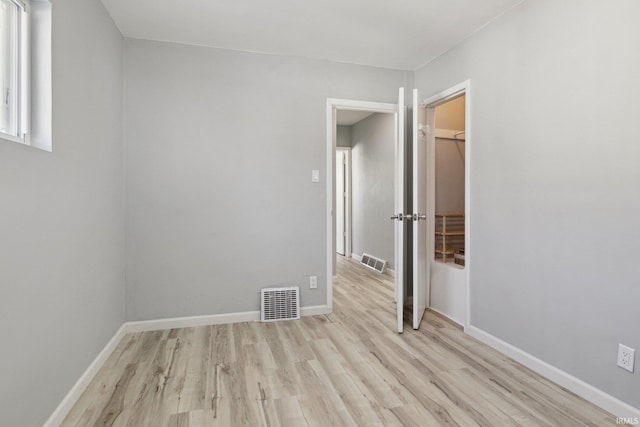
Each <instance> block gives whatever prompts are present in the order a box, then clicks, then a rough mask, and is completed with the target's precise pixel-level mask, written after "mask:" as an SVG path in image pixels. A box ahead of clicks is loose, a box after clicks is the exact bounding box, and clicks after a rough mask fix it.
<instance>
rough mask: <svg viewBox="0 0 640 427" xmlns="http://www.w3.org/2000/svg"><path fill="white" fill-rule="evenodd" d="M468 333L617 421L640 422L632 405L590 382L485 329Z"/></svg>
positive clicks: (471, 328)
mask: <svg viewBox="0 0 640 427" xmlns="http://www.w3.org/2000/svg"><path fill="white" fill-rule="evenodd" d="M464 331H465V332H466V333H467V334H469V335H471V336H472V337H474V338H476V339H478V340H480V341H482V342H483V343H485V344H487V345H488V346H490V347H493V348H494V349H496V350H498V351H499V352H501V353H503V354H505V355H507V356H509V357H510V358H512V359H513V360H515V361H517V362H519V363H521V364H523V365H524V366H526V367H527V368H529V369H531V370H533V371H535V372H537V373H538V374H540V375H542V376H543V377H545V378H548V379H549V380H551V381H553V382H555V383H556V384H559V385H561V386H562V387H564V388H566V389H568V390H570V391H572V392H574V393H575V394H577V395H578V396H580V397H582V398H583V399H585V400H587V401H589V402H591V403H593V404H594V405H596V406H599V407H600V408H602V409H604V410H605V411H608V412H610V413H612V414H613V415H615V416H616V417H623V418H640V409H638V408H634V407H633V406H631V405H629V404H628V403H625V402H623V401H621V400H619V399H617V398H615V397H613V396H611V395H609V394H607V393H605V392H604V391H602V390H600V389H597V388H595V387H594V386H592V385H591V384H587V383H586V382H584V381H582V380H580V379H578V378H576V377H574V376H572V375H570V374H568V373H566V372H564V371H562V370H560V369H558V368H556V367H555V366H552V365H550V364H548V363H547V362H544V361H542V360H540V359H538V358H536V357H534V356H532V355H531V354H529V353H527V352H525V351H523V350H520V349H519V348H517V347H515V346H513V345H511V344H509V343H507V342H504V341H502V340H501V339H500V338H497V337H495V336H493V335H491V334H489V333H487V332H485V331H483V330H482V329H479V328H476V327H475V326H471V325H470V326H467V327H465V329H464Z"/></svg>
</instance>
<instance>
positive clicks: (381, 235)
mask: <svg viewBox="0 0 640 427" xmlns="http://www.w3.org/2000/svg"><path fill="white" fill-rule="evenodd" d="M351 141H352V146H353V148H352V150H351V163H352V168H351V169H352V170H351V176H352V204H351V206H352V221H351V223H352V239H353V240H352V250H353V253H355V254H357V255H362V254H363V253H364V252H366V253H368V254H370V255H373V256H375V257H378V258H382V259H384V260H387V261H388V262H389V268H394V265H393V257H394V238H393V222H392V221H390V220H389V215H391V214H392V213H393V211H394V182H395V180H394V170H395V165H394V153H395V117H394V115H393V114H383V113H376V114H372V115H370V116H369V117H367V118H365V119H363V120H361V121H359V122H358V123H356V124H354V125H353V126H352V139H351Z"/></svg>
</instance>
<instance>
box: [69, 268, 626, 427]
mask: <svg viewBox="0 0 640 427" xmlns="http://www.w3.org/2000/svg"><path fill="white" fill-rule="evenodd" d="M338 273H339V275H338V280H337V283H336V284H335V286H334V313H332V314H331V315H328V316H315V317H307V318H304V319H302V320H300V321H289V322H278V323H257V322H256V323H237V324H232V325H217V326H205V327H197V328H185V329H173V330H166V331H156V332H144V333H137V334H129V335H127V336H126V337H125V338H124V339H123V340H122V342H121V343H120V344H119V346H118V347H117V349H116V350H115V351H114V352H113V354H112V355H111V357H110V358H109V359H108V361H107V362H106V364H105V366H104V367H103V368H102V369H101V370H100V371H99V373H98V374H97V376H96V377H95V379H94V380H93V382H92V383H91V384H90V385H89V387H88V388H87V390H86V392H85V393H84V394H83V395H82V397H81V398H80V400H79V401H78V402H77V404H76V405H75V406H74V408H73V409H72V410H71V412H70V413H69V415H68V416H67V418H66V419H65V421H64V423H63V424H62V425H63V426H117V427H122V426H133V427H146V426H149V427H201V426H270V427H271V426H441V425H442V426H478V425H479V426H563V427H567V426H593V427H596V426H598V427H600V426H605V425H615V417H614V416H613V415H611V414H608V413H606V412H604V411H602V410H600V409H598V408H596V407H595V406H593V405H591V404H589V403H588V402H586V401H584V400H582V399H581V398H579V397H577V396H575V395H574V394H572V393H570V392H568V391H567V390H564V389H563V388H561V387H559V386H557V385H555V384H553V383H551V382H549V381H547V380H545V379H544V378H541V377H540V376H538V375H537V374H535V373H533V372H531V371H529V370H528V369H527V368H525V367H523V366H522V365H520V364H518V363H516V362H514V361H513V360H511V359H509V358H507V357H506V356H503V355H502V354H500V353H498V352H496V351H494V350H492V349H491V348H489V347H487V346H485V345H483V344H481V343H480V342H478V341H476V340H474V339H473V338H471V337H469V336H467V335H465V334H464V333H463V332H462V331H461V329H460V328H458V327H456V326H455V325H453V324H451V323H449V322H448V321H446V320H444V319H443V318H441V317H439V316H438V315H436V314H434V313H432V312H427V313H426V314H425V318H424V320H423V322H422V325H421V328H420V330H419V331H413V330H412V329H411V327H410V325H409V324H407V325H406V332H405V333H404V334H402V335H398V334H396V333H395V332H394V326H395V305H394V303H393V283H392V282H391V280H389V278H388V276H384V275H380V274H378V273H375V272H372V271H370V270H368V269H366V268H364V267H361V266H360V265H358V264H357V263H355V262H353V261H351V260H346V259H343V258H340V259H339V265H338ZM408 318H409V317H407V319H408Z"/></svg>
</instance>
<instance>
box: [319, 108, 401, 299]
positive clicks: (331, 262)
mask: <svg viewBox="0 0 640 427" xmlns="http://www.w3.org/2000/svg"><path fill="white" fill-rule="evenodd" d="M343 112H346V113H347V115H354V114H360V115H362V116H364V117H366V116H372V115H375V114H376V113H384V114H385V115H389V116H390V117H392V119H393V128H394V129H393V141H392V143H393V144H394V145H395V146H397V145H398V105H397V104H388V103H378V102H368V101H357V100H345V99H333V98H329V99H327V172H326V176H327V201H328V202H327V216H326V218H327V309H328V310H329V311H331V310H332V309H333V280H334V278H335V274H336V264H337V255H336V254H337V252H338V249H341V244H340V243H338V240H340V239H339V237H340V236H339V234H338V230H339V229H340V228H341V227H343V228H344V230H345V231H344V233H346V236H345V237H346V238H345V239H344V253H345V255H347V254H349V255H353V247H352V243H353V242H352V239H351V236H352V212H351V205H352V203H351V199H352V198H351V194H348V196H349V197H348V198H347V199H346V200H344V199H343V200H344V203H343V201H341V200H339V199H340V198H343V197H344V191H340V189H341V188H346V190H347V192H349V193H350V191H351V189H352V187H353V185H352V182H351V179H350V177H349V176H346V177H345V179H344V181H341V179H340V177H339V176H337V175H336V171H337V168H343V167H344V166H343V165H340V163H339V162H340V159H341V158H342V159H345V157H348V160H349V161H352V154H353V153H352V151H353V149H351V150H348V148H349V147H342V148H338V141H337V140H338V114H339V113H343ZM402 126H404V122H403V123H402ZM345 148H347V150H345ZM394 150H395V147H394ZM345 151H346V152H347V153H350V154H347V155H346V156H342V157H341V156H339V153H340V152H343V153H344V152H345ZM392 159H393V158H392ZM392 159H387V160H388V161H389V162H393V160H392ZM392 167H393V163H392ZM343 170H345V169H343ZM395 172H397V171H394V174H395ZM393 178H396V177H395V176H393ZM394 182H395V179H392V182H391V183H390V185H391V186H394ZM394 203H395V201H394ZM392 209H395V206H393V207H392ZM341 212H344V215H341V214H340V213H341ZM391 213H393V210H391V211H389V212H378V213H377V214H384V215H386V218H387V221H388V215H389V214H391ZM341 216H342V217H344V218H345V223H344V226H340V225H338V224H337V222H338V218H340V217H341ZM394 249H395V247H394ZM358 255H359V256H361V255H362V254H358ZM397 263H398V260H397V257H396V256H395V254H394V266H395V265H397ZM395 273H396V275H397V274H398V268H397V267H396V268H395Z"/></svg>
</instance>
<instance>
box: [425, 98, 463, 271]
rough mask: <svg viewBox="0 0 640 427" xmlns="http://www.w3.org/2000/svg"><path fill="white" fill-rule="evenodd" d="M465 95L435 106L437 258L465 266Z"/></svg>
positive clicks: (461, 266)
mask: <svg viewBox="0 0 640 427" xmlns="http://www.w3.org/2000/svg"><path fill="white" fill-rule="evenodd" d="M465 102H466V97H465V95H464V94H463V95H461V96H459V97H457V98H454V99H451V100H449V101H447V102H445V103H443V104H440V105H438V106H436V107H435V149H434V151H435V159H434V163H435V167H434V172H435V192H434V193H435V211H434V215H435V221H434V222H435V223H434V240H433V242H434V250H433V254H434V259H435V261H436V262H440V263H444V264H448V265H452V266H456V267H458V268H464V265H465V229H466V220H467V219H466V218H465V179H466V177H465V133H466V132H465V130H466V129H465V121H466V117H465Z"/></svg>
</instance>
